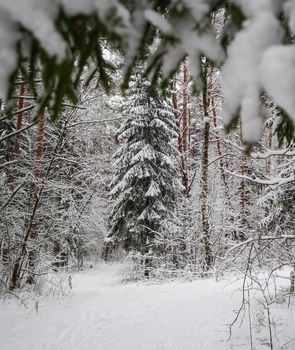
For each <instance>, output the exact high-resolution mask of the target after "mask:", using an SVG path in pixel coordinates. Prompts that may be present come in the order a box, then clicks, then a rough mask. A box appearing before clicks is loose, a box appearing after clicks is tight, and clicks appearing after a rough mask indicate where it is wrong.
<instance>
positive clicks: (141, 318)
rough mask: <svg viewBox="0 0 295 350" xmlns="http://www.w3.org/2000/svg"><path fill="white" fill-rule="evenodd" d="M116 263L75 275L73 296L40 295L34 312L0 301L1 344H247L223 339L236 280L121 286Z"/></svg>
mask: <svg viewBox="0 0 295 350" xmlns="http://www.w3.org/2000/svg"><path fill="white" fill-rule="evenodd" d="M118 269H119V266H117V265H98V266H97V267H96V268H95V269H91V270H88V271H84V272H81V273H79V274H76V275H74V278H73V294H72V296H71V297H65V298H64V299H63V300H62V301H57V300H47V301H43V302H42V301H41V302H40V305H39V312H38V313H36V312H35V310H34V309H33V308H30V309H25V308H23V307H20V306H19V305H18V304H17V303H16V302H15V301H13V302H10V303H8V302H3V301H1V303H0V349H1V350H41V349H46V350H70V349H71V350H168V349H169V350H172V349H173V350H203V349H204V350H215V349H218V350H229V349H232V348H234V349H235V348H245V349H249V345H248V344H249V343H248V341H247V337H243V338H244V339H243V341H242V339H241V340H240V341H239V339H237V338H235V339H233V340H232V341H231V342H228V341H226V338H227V337H228V327H227V326H226V324H228V323H230V322H231V321H232V319H233V317H234V313H233V311H232V310H233V309H237V308H238V306H239V302H240V295H239V293H233V291H234V290H235V289H236V288H237V286H235V287H234V286H233V285H232V284H228V282H226V281H222V282H218V283H216V282H215V281H214V280H211V279H208V280H200V281H195V282H192V283H189V282H187V283H181V282H177V283H169V284H164V285H142V284H127V285H126V284H125V285H122V284H120V282H119V277H118ZM244 334H245V333H244ZM243 345H244V346H245V347H244V346H243Z"/></svg>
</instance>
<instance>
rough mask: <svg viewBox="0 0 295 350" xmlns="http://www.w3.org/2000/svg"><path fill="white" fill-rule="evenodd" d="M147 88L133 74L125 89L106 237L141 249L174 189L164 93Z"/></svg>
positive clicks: (169, 208)
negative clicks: (109, 224) (125, 97)
mask: <svg viewBox="0 0 295 350" xmlns="http://www.w3.org/2000/svg"><path fill="white" fill-rule="evenodd" d="M148 88H149V82H147V81H146V80H143V79H142V78H139V76H136V77H135V78H134V80H133V81H132V83H131V87H130V90H129V102H127V103H126V106H125V114H126V115H127V116H128V117H127V120H126V121H125V122H124V124H123V125H122V127H121V128H120V130H119V140H120V141H123V142H124V143H123V145H122V146H121V147H120V149H119V150H118V151H117V152H116V153H115V157H116V158H118V162H117V172H116V175H115V178H114V180H113V181H112V183H111V188H112V191H111V195H112V197H113V198H114V199H115V203H114V206H113V209H112V213H111V215H110V223H111V229H110V231H109V234H108V237H107V239H108V240H110V241H111V242H113V243H114V244H121V245H122V246H123V247H124V248H125V249H126V250H127V251H131V250H133V251H135V252H139V253H141V254H146V253H147V252H148V251H149V249H150V248H151V246H153V247H154V246H155V244H156V241H157V234H159V235H160V232H161V231H162V233H163V231H164V227H165V226H166V225H167V220H168V221H169V219H171V218H172V216H173V213H174V210H175V207H176V202H177V197H178V191H179V189H178V188H179V182H178V173H177V171H176V168H175V166H174V159H175V158H174V157H175V156H176V154H177V152H178V151H177V150H176V147H175V146H174V144H173V141H174V139H176V138H177V132H176V131H177V130H176V126H175V123H174V121H173V118H174V115H173V113H172V109H171V107H170V106H169V104H168V103H167V102H166V101H165V99H164V98H163V97H161V96H159V95H158V96H157V97H151V96H150V95H149V94H148ZM154 253H155V251H154ZM158 253H159V252H158ZM145 265H147V261H145ZM147 275H148V273H147Z"/></svg>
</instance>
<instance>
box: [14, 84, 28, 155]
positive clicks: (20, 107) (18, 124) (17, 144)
mask: <svg viewBox="0 0 295 350" xmlns="http://www.w3.org/2000/svg"><path fill="white" fill-rule="evenodd" d="M25 91H26V89H25V83H20V85H19V99H18V104H17V108H18V111H19V112H18V114H17V121H16V130H20V129H21V128H22V124H23V114H24V112H23V108H24V95H25ZM14 152H15V154H16V156H17V155H18V154H19V153H20V134H17V135H16V138H15V148H14Z"/></svg>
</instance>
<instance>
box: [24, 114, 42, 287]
mask: <svg viewBox="0 0 295 350" xmlns="http://www.w3.org/2000/svg"><path fill="white" fill-rule="evenodd" d="M44 131H45V113H44V111H43V112H42V113H41V115H40V118H39V122H38V130H37V142H36V150H35V169H34V176H35V181H36V184H35V189H34V192H33V198H34V200H33V202H35V201H36V196H37V195H38V192H39V190H40V187H41V182H42V169H41V161H42V157H43V151H44ZM37 238H38V224H37V221H36V218H35V220H34V221H33V223H32V229H31V234H30V236H29V239H30V241H31V242H32V243H31V250H30V251H29V254H28V265H29V270H30V271H29V277H28V279H27V282H28V283H29V284H32V283H34V282H35V281H34V274H33V272H34V268H35V262H36V257H37V249H36V241H37Z"/></svg>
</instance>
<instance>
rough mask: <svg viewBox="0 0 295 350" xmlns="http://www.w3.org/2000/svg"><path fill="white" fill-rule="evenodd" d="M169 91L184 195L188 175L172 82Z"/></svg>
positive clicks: (174, 88) (174, 87)
mask: <svg viewBox="0 0 295 350" xmlns="http://www.w3.org/2000/svg"><path fill="white" fill-rule="evenodd" d="M171 90H172V107H173V113H174V117H175V124H176V126H177V128H178V150H179V153H180V157H181V159H180V167H181V177H182V184H183V186H184V188H185V193H187V190H188V175H187V169H186V166H185V157H184V152H183V136H182V132H181V128H180V120H179V117H180V114H179V110H178V101H177V93H176V83H175V81H173V82H172V83H171Z"/></svg>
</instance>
